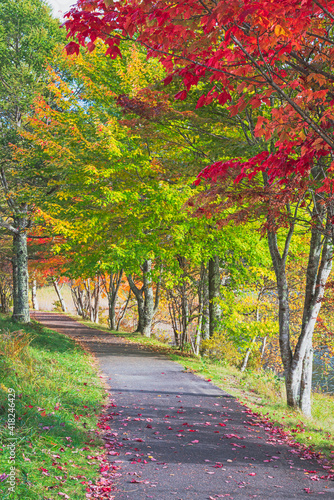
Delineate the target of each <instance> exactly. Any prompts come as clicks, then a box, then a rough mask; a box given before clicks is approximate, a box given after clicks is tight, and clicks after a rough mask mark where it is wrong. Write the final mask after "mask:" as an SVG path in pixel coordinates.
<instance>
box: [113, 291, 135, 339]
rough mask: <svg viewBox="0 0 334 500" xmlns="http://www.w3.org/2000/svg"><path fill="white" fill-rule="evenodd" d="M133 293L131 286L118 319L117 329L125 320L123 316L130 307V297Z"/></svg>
mask: <svg viewBox="0 0 334 500" xmlns="http://www.w3.org/2000/svg"><path fill="white" fill-rule="evenodd" d="M131 293H132V290H131V288H130V290H129V294H128V298H127V299H126V302H125V304H124V307H123V309H122V310H121V311H120V313H119V315H118V320H117V325H116V330H117V331H118V330H119V329H120V327H121V323H122V321H123V318H124V316H125V314H126V311H127V309H128V305H129V302H130V298H131Z"/></svg>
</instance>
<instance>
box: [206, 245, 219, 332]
mask: <svg viewBox="0 0 334 500" xmlns="http://www.w3.org/2000/svg"><path fill="white" fill-rule="evenodd" d="M220 282H221V280H220V266H219V257H218V255H214V256H213V257H212V258H211V259H210V260H209V316H210V328H209V332H210V337H212V335H213V334H214V333H215V332H216V331H217V328H218V326H219V321H220V318H221V307H220V304H219V298H220Z"/></svg>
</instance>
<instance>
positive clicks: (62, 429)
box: [0, 316, 105, 500]
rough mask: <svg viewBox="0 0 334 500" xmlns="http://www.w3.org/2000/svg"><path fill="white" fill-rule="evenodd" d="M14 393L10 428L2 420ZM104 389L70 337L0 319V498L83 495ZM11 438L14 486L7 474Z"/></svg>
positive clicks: (76, 498)
mask: <svg viewBox="0 0 334 500" xmlns="http://www.w3.org/2000/svg"><path fill="white" fill-rule="evenodd" d="M11 391H14V393H15V399H14V403H15V429H13V432H11V430H10V428H9V426H7V423H8V415H10V411H9V412H8V410H10V404H9V401H11V396H9V394H12V392H11ZM104 402H105V390H104V387H103V384H102V382H101V380H100V378H99V377H98V374H97V369H96V368H95V366H94V359H93V357H92V356H90V355H89V354H88V353H86V352H85V351H84V350H83V348H82V347H80V346H79V345H78V344H76V343H75V342H74V341H73V340H71V339H70V338H68V337H66V336H65V335H62V334H60V333H57V332H54V331H51V330H49V329H47V328H44V327H42V326H41V325H39V324H38V323H35V322H32V323H31V324H29V325H24V326H23V325H19V324H15V323H13V322H11V321H10V319H9V318H6V317H3V316H1V317H0V429H1V430H0V436H1V447H0V452H1V465H2V467H1V470H0V481H1V482H0V497H1V498H2V499H3V500H5V499H8V500H17V499H20V500H22V499H24V500H29V499H31V500H51V499H56V498H61V497H62V498H65V499H66V498H67V499H68V498H70V499H71V500H82V499H83V498H85V492H86V486H87V484H89V483H90V482H91V481H92V482H94V481H95V480H96V479H97V477H98V476H99V463H98V462H97V461H94V460H87V456H88V455H97V454H98V453H101V449H103V448H104V447H103V443H102V441H101V440H100V439H99V437H98V436H97V434H96V429H97V422H98V416H99V414H100V413H101V412H102V405H103V404H104ZM12 443H15V473H16V479H15V483H16V484H15V488H14V489H13V490H14V492H12V491H11V490H10V489H9V487H10V482H9V478H7V477H6V476H7V475H8V474H9V472H10V467H11V465H10V464H9V463H8V461H9V458H10V447H8V444H12Z"/></svg>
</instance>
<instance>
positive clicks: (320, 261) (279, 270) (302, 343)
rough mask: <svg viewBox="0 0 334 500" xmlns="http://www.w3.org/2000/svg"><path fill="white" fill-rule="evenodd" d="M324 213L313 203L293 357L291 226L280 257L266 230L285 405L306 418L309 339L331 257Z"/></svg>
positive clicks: (309, 382) (308, 408) (308, 407)
mask: <svg viewBox="0 0 334 500" xmlns="http://www.w3.org/2000/svg"><path fill="white" fill-rule="evenodd" d="M324 212H325V209H324V206H323V205H322V203H321V200H316V202H315V206H314V210H313V218H314V219H315V220H316V219H317V218H318V221H317V222H316V223H315V224H314V226H313V227H312V236H311V242H310V248H309V261H308V266H307V274H306V289H305V299H304V310H303V321H302V326H301V333H300V335H299V338H298V342H297V345H296V348H295V351H294V353H292V350H291V344H290V332H289V327H290V325H289V322H290V318H289V287H288V283H287V277H286V259H287V256H288V251H289V245H290V241H291V238H292V234H293V231H294V225H293V224H291V226H290V230H289V233H288V236H287V238H286V241H285V247H284V251H283V253H282V256H281V255H280V253H279V249H278V245H277V236H276V233H274V232H272V231H270V230H268V243H269V250H270V254H271V258H272V262H273V265H274V270H275V274H276V281H277V288H278V298H279V332H280V334H279V335H280V350H281V358H282V362H283V366H284V373H285V386H286V393H287V404H288V406H291V407H293V408H300V409H301V411H302V412H303V413H304V414H305V415H307V416H310V415H311V389H312V387H311V386H312V359H313V349H312V337H313V331H314V327H315V323H316V320H317V317H318V314H319V311H320V307H321V301H322V298H323V294H324V291H325V285H326V281H327V279H328V277H329V274H330V271H331V268H332V257H333V244H332V235H331V222H330V221H331V215H330V214H329V213H328V214H327V219H328V220H327V224H326V232H327V234H326V235H325V237H324V236H323V227H322V221H323V219H324V215H325V213H324ZM328 212H329V209H328ZM319 214H320V218H319ZM271 222H272V221H271Z"/></svg>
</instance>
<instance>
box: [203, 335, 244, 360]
mask: <svg viewBox="0 0 334 500" xmlns="http://www.w3.org/2000/svg"><path fill="white" fill-rule="evenodd" d="M201 354H202V355H205V356H208V357H209V358H211V359H217V360H218V361H220V362H224V363H228V364H231V365H234V366H238V365H239V364H240V363H241V361H242V354H241V353H240V352H239V351H238V349H237V347H236V346H235V345H234V344H233V342H232V341H231V340H230V339H229V338H228V337H227V335H226V334H225V333H224V332H217V333H215V334H214V335H213V336H212V337H211V338H209V339H206V340H203V341H202V344H201Z"/></svg>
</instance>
